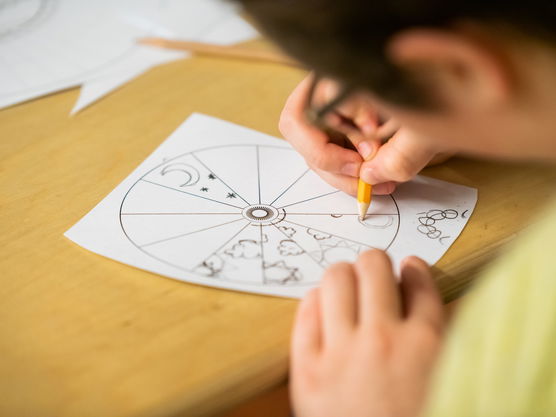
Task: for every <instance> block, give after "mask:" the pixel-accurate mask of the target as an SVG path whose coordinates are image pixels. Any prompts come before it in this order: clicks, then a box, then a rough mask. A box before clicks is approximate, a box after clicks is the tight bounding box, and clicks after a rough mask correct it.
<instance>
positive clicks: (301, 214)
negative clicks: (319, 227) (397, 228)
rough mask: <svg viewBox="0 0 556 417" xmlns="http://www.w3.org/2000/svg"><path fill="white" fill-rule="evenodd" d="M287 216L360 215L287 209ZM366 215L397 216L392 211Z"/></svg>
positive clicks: (357, 214)
mask: <svg viewBox="0 0 556 417" xmlns="http://www.w3.org/2000/svg"><path fill="white" fill-rule="evenodd" d="M288 215H289V216H293V215H295V216H332V217H334V216H360V214H359V213H292V212H289V211H288ZM367 216H397V214H394V213H367Z"/></svg>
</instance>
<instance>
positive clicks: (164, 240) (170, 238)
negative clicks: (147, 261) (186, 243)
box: [139, 218, 249, 248]
mask: <svg viewBox="0 0 556 417" xmlns="http://www.w3.org/2000/svg"><path fill="white" fill-rule="evenodd" d="M240 220H245V219H243V218H240V219H236V220H230V221H229V222H226V223H221V224H217V225H214V226H210V227H205V228H203V229H199V230H195V231H193V232H187V233H182V234H179V235H176V236H172V237H168V238H165V239H160V240H156V241H154V242H150V243H146V244H144V245H140V246H139V247H140V248H145V247H147V246H152V245H156V244H157V243H162V242H167V241H169V240H174V239H178V238H180V237H185V236H189V235H193V234H195V233H199V232H204V231H206V230H210V229H215V228H217V227H220V226H225V225H227V224H230V223H235V222H238V221H240ZM247 224H249V223H247Z"/></svg>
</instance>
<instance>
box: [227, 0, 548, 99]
mask: <svg viewBox="0 0 556 417" xmlns="http://www.w3.org/2000/svg"><path fill="white" fill-rule="evenodd" d="M236 1H238V2H240V3H241V4H243V6H244V7H245V9H246V11H247V12H248V13H249V14H250V15H251V16H253V18H254V19H255V20H256V21H257V22H258V23H259V24H260V27H261V28H262V29H263V31H264V32H265V33H266V34H267V35H268V36H269V37H270V38H271V39H273V40H275V41H276V42H277V43H278V44H279V45H281V46H282V47H283V48H284V50H285V51H286V52H288V53H289V54H291V55H292V56H293V57H295V58H297V59H298V60H299V61H300V62H302V63H304V64H305V65H307V66H308V67H309V68H312V69H315V70H318V71H319V72H320V73H322V74H325V75H328V76H332V77H335V78H337V79H338V80H341V81H343V82H345V83H348V84H351V85H352V86H353V87H359V88H365V89H368V90H371V91H373V92H374V93H376V94H378V95H379V96H381V97H383V98H384V99H386V100H389V101H391V102H394V103H399V104H404V105H412V106H415V105H419V106H423V105H426V104H430V103H429V100H428V98H427V97H426V96H424V95H423V94H422V92H420V91H419V90H420V88H419V85H418V84H419V83H418V82H417V81H416V80H413V79H410V78H409V77H408V75H407V74H404V73H403V72H402V71H400V69H399V68H397V67H396V66H394V65H393V64H392V63H391V62H389V60H388V58H387V57H386V55H385V45H386V42H387V41H388V39H390V38H391V37H392V35H394V34H395V33H397V32H400V31H402V30H404V29H407V28H411V27H429V28H430V27H437V28H448V27H450V25H452V24H454V23H455V22H458V21H463V20H471V21H478V22H480V23H483V24H485V25H490V26H491V27H492V28H493V30H496V28H503V27H506V28H509V29H513V30H514V31H516V32H522V33H524V34H527V35H532V36H538V37H540V38H547V37H548V38H550V39H552V38H556V36H555V35H556V0H379V1H375V0H236Z"/></svg>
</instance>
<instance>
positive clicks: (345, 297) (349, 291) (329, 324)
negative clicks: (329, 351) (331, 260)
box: [321, 262, 357, 346]
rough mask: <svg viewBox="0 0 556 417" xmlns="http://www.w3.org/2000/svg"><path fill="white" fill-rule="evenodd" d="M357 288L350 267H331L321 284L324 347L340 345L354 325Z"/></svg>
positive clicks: (343, 263) (344, 264)
mask: <svg viewBox="0 0 556 417" xmlns="http://www.w3.org/2000/svg"><path fill="white" fill-rule="evenodd" d="M356 294H357V287H356V277H355V272H354V270H353V267H352V266H351V264H349V263H345V262H341V263H338V264H335V265H332V266H331V267H330V268H328V269H327V270H326V272H325V274H324V277H323V279H322V283H321V301H322V304H321V311H322V327H323V334H324V335H323V337H324V345H325V346H327V345H328V346H330V345H333V344H335V343H338V342H341V341H342V339H343V338H345V337H346V336H347V335H348V334H349V332H351V330H353V329H354V328H355V325H356V322H357V298H356Z"/></svg>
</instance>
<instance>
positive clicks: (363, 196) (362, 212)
mask: <svg viewBox="0 0 556 417" xmlns="http://www.w3.org/2000/svg"><path fill="white" fill-rule="evenodd" d="M372 193H373V186H372V185H371V184H367V183H366V182H365V181H363V180H362V179H361V178H359V184H358V186H357V205H358V206H359V219H360V220H365V217H366V216H367V210H369V206H370V205H371V198H372Z"/></svg>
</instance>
